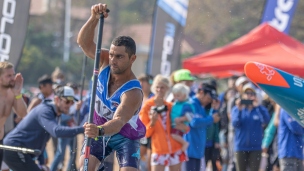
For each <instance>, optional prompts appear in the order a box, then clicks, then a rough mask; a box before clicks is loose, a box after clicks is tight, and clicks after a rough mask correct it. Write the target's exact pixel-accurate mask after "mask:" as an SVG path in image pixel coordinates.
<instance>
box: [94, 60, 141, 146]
mask: <svg viewBox="0 0 304 171" xmlns="http://www.w3.org/2000/svg"><path fill="white" fill-rule="evenodd" d="M109 80H110V66H107V67H106V68H104V69H103V70H102V71H101V72H100V73H99V75H98V82H97V89H96V99H95V111H94V118H93V123H94V124H96V125H102V124H104V123H106V122H107V121H109V120H112V119H113V116H114V113H115V111H116V109H117V107H118V105H119V104H120V97H121V96H122V95H123V94H124V93H125V92H127V91H130V90H133V89H139V90H141V86H140V83H139V81H138V80H135V79H134V80H130V81H128V82H126V83H125V84H123V85H122V86H121V87H119V88H118V89H117V90H116V91H115V92H114V93H113V94H112V96H111V97H108V83H109ZM139 111H140V108H139V109H138V110H137V111H136V112H135V113H134V115H133V117H132V118H131V119H130V120H129V121H128V123H126V124H125V125H124V126H123V127H122V129H121V130H120V132H119V134H121V135H122V136H124V137H126V138H129V139H132V140H136V139H140V138H142V137H144V136H145V134H146V127H145V126H144V124H143V123H142V122H141V121H140V119H139V117H138V113H139Z"/></svg>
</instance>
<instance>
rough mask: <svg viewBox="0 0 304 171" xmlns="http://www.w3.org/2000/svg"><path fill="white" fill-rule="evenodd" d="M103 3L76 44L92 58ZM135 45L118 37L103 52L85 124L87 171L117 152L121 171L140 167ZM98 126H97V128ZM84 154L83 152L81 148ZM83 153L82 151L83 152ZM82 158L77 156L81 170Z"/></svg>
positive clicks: (95, 7) (141, 133)
mask: <svg viewBox="0 0 304 171" xmlns="http://www.w3.org/2000/svg"><path fill="white" fill-rule="evenodd" d="M106 7H107V6H106V5H105V4H97V5H93V6H92V8H91V17H90V18H89V19H88V21H87V22H86V23H85V25H84V26H83V27H82V28H81V30H80V32H79V35H78V40H77V41H78V44H79V45H80V47H81V48H82V50H83V51H84V53H85V54H86V55H87V56H88V57H90V58H92V59H94V58H95V50H96V45H95V43H94V42H93V38H94V29H95V27H96V26H97V23H98V19H99V14H100V13H103V14H104V16H105V17H107V16H108V14H107V13H106ZM135 53H136V45H135V42H134V40H133V39H132V38H130V37H128V36H119V37H117V38H115V39H114V40H113V41H112V44H111V47H110V50H109V51H107V50H102V53H101V55H100V66H101V68H100V73H99V76H98V83H97V92H96V102H95V112H94V117H93V123H92V124H88V123H85V125H84V127H85V135H86V136H87V137H89V138H96V137H98V140H97V141H95V140H93V141H92V143H91V148H90V157H89V166H88V170H90V171H91V170H92V171H93V170H97V169H98V167H99V165H100V164H101V163H102V162H103V160H104V159H105V158H106V157H107V156H108V155H109V154H110V153H111V152H112V151H116V155H117V159H118V163H119V166H120V170H121V171H135V170H137V168H138V164H139V157H140V153H139V146H140V144H139V139H140V138H142V137H144V136H145V132H146V130H145V126H144V125H143V124H142V122H141V121H140V120H139V118H138V112H139V110H140V107H141V103H142V100H143V93H142V90H141V87H140V83H139V81H138V80H137V79H136V77H135V75H134V73H133V72H132V70H131V67H132V64H133V62H134V61H135V59H136V55H135ZM97 126H98V127H97ZM83 151H84V149H83ZM82 154H84V152H82ZM83 163H84V155H82V156H81V157H80V165H81V169H82V167H83Z"/></svg>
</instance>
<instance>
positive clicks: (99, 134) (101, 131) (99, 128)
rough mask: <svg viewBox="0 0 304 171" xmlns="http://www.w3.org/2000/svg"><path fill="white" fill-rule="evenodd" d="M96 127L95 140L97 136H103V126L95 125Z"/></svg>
mask: <svg viewBox="0 0 304 171" xmlns="http://www.w3.org/2000/svg"><path fill="white" fill-rule="evenodd" d="M97 128H98V136H97V137H96V138H95V141H97V140H98V137H102V136H104V129H103V127H102V126H97Z"/></svg>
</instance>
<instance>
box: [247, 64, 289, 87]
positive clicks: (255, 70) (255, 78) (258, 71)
mask: <svg viewBox="0 0 304 171" xmlns="http://www.w3.org/2000/svg"><path fill="white" fill-rule="evenodd" d="M244 72H245V74H246V76H247V77H248V78H249V79H250V80H251V81H252V82H253V83H255V84H257V85H258V84H266V85H271V86H279V87H285V88H289V87H290V86H289V84H288V82H287V81H286V80H285V79H284V77H283V76H282V75H281V74H280V73H279V72H278V71H277V70H276V69H275V68H274V67H271V66H269V65H265V64H262V63H259V62H252V61H250V62H247V63H246V64H245V66H244Z"/></svg>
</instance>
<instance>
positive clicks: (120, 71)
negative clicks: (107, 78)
mask: <svg viewBox="0 0 304 171" xmlns="http://www.w3.org/2000/svg"><path fill="white" fill-rule="evenodd" d="M126 70H127V68H123V69H120V68H118V67H116V68H115V70H114V69H112V68H111V73H112V74H118V75H119V74H122V73H124V72H125V71H126Z"/></svg>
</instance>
